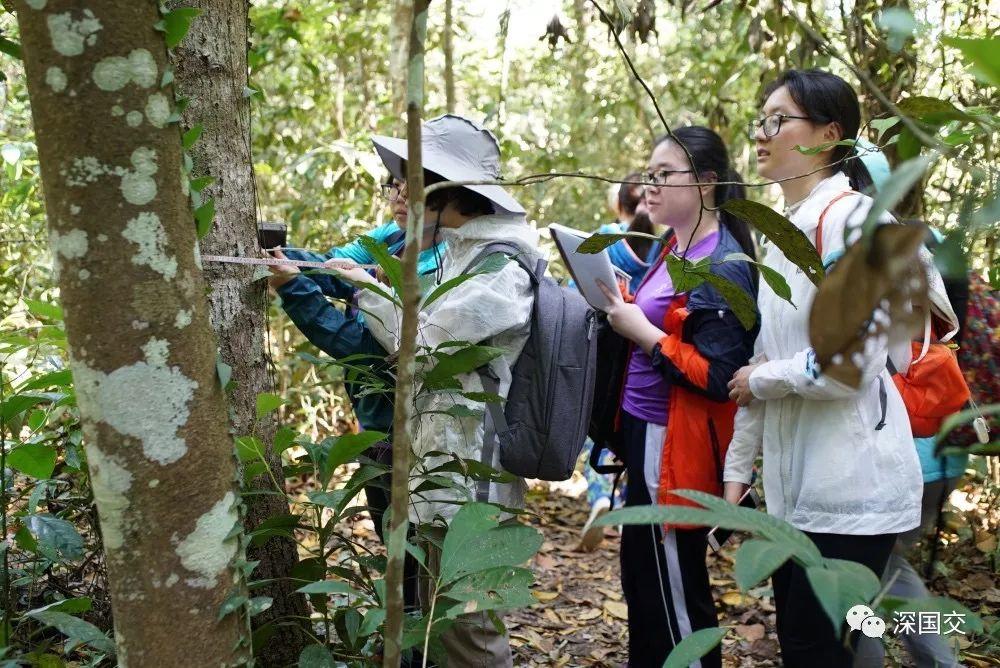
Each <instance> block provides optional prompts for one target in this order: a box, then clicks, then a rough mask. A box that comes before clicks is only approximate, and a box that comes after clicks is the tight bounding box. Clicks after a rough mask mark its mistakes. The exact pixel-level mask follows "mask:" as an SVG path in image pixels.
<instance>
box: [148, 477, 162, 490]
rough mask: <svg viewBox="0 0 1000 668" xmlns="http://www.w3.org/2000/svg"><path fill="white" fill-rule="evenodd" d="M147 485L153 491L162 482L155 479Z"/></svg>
mask: <svg viewBox="0 0 1000 668" xmlns="http://www.w3.org/2000/svg"><path fill="white" fill-rule="evenodd" d="M146 484H147V485H149V488H150V489H153V488H154V487H156V486H157V485H159V484H160V481H159V480H158V479H157V478H153V479H152V480H150V481H149V482H148V483H146Z"/></svg>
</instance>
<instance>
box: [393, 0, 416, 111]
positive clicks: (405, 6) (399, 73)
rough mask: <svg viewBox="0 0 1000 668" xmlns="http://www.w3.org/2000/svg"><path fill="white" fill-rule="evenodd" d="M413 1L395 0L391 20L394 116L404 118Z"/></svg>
mask: <svg viewBox="0 0 1000 668" xmlns="http://www.w3.org/2000/svg"><path fill="white" fill-rule="evenodd" d="M412 23H413V1H412V0H393V6H392V20H391V21H390V22H389V77H390V78H391V81H390V83H391V85H392V116H393V118H395V119H396V120H397V121H399V120H402V118H403V114H405V113H406V79H407V77H406V68H407V54H409V43H410V26H411V24H412Z"/></svg>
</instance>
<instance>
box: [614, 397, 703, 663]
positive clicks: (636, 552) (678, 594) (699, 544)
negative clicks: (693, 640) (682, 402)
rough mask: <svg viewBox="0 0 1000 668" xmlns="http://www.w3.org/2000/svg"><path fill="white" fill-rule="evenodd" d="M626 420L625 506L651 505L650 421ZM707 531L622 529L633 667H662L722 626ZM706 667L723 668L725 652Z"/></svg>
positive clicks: (626, 417)
mask: <svg viewBox="0 0 1000 668" xmlns="http://www.w3.org/2000/svg"><path fill="white" fill-rule="evenodd" d="M622 419H623V423H622V427H623V433H622V437H623V438H622V445H623V450H624V452H625V462H626V466H627V468H628V487H627V489H626V492H625V505H626V506H641V505H648V504H649V503H650V502H651V501H650V495H649V491H648V490H647V488H646V477H645V472H644V461H645V454H646V453H645V451H646V423H645V422H643V421H642V420H639V419H636V418H634V417H632V416H631V415H628V414H627V413H623V415H622ZM706 532H707V530H706V529H704V528H699V529H693V530H684V529H671V530H670V531H668V532H666V533H664V531H663V527H662V526H661V525H638V524H632V525H626V526H624V527H622V549H621V569H622V589H623V590H624V593H625V601H626V602H627V603H628V654H629V656H628V665H629V667H630V668H660V667H661V666H662V665H663V662H664V660H666V658H667V655H668V654H670V651H671V650H672V649H673V648H674V646H675V645H677V643H679V642H680V641H681V640H682V639H683V638H686V637H687V636H689V635H690V634H691V633H693V632H694V631H698V630H701V629H706V628H710V627H716V626H718V625H719V624H718V617H717V613H716V610H715V602H714V601H713V600H712V589H711V586H710V585H709V582H708V567H707V565H706V563H705V551H706V549H707V543H706V542H705V535H706ZM695 665H697V664H695ZM701 666H702V667H703V668H720V667H721V666H722V651H721V649H720V648H719V647H716V648H715V649H713V650H712V651H711V652H710V653H709V654H707V655H706V656H705V657H704V658H702V660H701Z"/></svg>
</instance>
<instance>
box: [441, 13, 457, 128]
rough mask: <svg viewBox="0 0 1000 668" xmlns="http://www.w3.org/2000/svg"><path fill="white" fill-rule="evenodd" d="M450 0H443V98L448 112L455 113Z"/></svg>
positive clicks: (452, 27) (453, 48)
mask: <svg viewBox="0 0 1000 668" xmlns="http://www.w3.org/2000/svg"><path fill="white" fill-rule="evenodd" d="M452 12H453V7H452V4H451V0H444V39H443V40H442V43H443V49H444V99H445V109H447V110H448V113H449V114H454V113H455V62H454V61H455V47H454V45H453V43H452V38H453V37H454V34H455V25H454V21H453V16H452Z"/></svg>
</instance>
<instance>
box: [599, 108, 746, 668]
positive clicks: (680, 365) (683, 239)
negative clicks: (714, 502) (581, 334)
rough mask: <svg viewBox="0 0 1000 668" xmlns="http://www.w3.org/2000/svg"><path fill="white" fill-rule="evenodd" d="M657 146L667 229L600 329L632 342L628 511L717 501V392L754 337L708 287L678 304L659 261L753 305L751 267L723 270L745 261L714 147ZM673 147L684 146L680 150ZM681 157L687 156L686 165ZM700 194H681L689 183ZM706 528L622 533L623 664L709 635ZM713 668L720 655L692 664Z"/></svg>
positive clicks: (656, 172) (660, 205) (659, 221)
mask: <svg viewBox="0 0 1000 668" xmlns="http://www.w3.org/2000/svg"><path fill="white" fill-rule="evenodd" d="M674 135H675V136H676V137H677V140H676V141H675V140H674V139H671V138H670V137H662V138H660V139H659V140H658V141H657V142H656V145H655V146H654V148H653V152H652V155H651V156H650V158H649V173H648V174H647V175H646V180H647V181H648V183H649V184H650V185H648V186H646V206H647V208H648V210H649V217H650V220H652V222H653V223H654V224H655V225H657V226H658V227H660V228H664V227H669V228H670V229H671V230H672V233H671V234H670V235H668V236H667V238H666V243H665V250H664V252H663V254H662V255H661V256H660V258H659V259H658V260H657V262H656V263H655V265H654V266H653V267H652V268H651V269H650V270H649V273H648V274H647V275H646V278H645V279H644V280H643V282H642V284H641V285H640V287H639V289H638V291H637V292H636V294H635V296H634V300H633V302H632V303H627V302H626V301H624V300H623V299H622V297H621V296H620V295H619V294H618V293H617V292H615V291H613V290H611V289H610V288H609V287H607V286H605V288H604V292H605V294H606V295H607V296H608V298H609V299H611V300H612V301H613V302H614V305H613V306H612V307H611V309H610V310H609V311H608V321H609V322H610V323H611V326H612V327H613V328H614V330H615V331H616V332H618V333H619V334H620V335H622V336H624V337H625V338H627V339H629V340H630V341H631V342H632V345H631V346H630V349H629V353H628V354H629V360H628V365H627V372H626V375H625V380H624V391H623V393H622V401H621V407H620V411H619V418H620V434H619V437H618V440H619V443H620V450H621V452H622V453H623V455H624V460H625V465H626V468H627V475H628V489H627V491H626V495H625V505H626V506H639V505H648V504H650V503H657V504H671V505H696V504H692V502H690V501H687V500H686V499H683V498H681V497H678V496H676V495H674V494H671V490H674V489H697V490H701V491H704V492H709V493H711V494H716V495H720V496H721V494H722V464H723V461H724V460H725V456H726V450H725V448H726V444H727V443H728V442H729V437H730V435H731V434H732V428H733V415H734V414H735V412H736V406H735V404H733V403H732V402H731V401H729V396H728V390H727V389H726V383H727V381H728V380H729V379H730V378H731V377H732V374H733V372H734V371H735V370H736V369H738V368H739V367H740V366H742V365H744V364H746V362H747V360H748V359H749V358H750V354H751V352H752V350H753V340H754V335H755V333H756V332H755V330H751V331H748V330H746V329H745V328H744V327H743V325H741V324H740V321H739V320H738V319H737V317H736V315H735V314H734V313H733V312H732V310H731V309H730V306H729V304H728V303H727V302H726V300H725V299H724V298H723V297H722V296H721V295H720V294H719V293H718V292H717V291H716V290H715V288H714V287H712V285H711V284H710V283H709V282H704V283H702V284H700V285H699V286H698V287H696V288H694V289H693V290H691V291H690V292H687V293H679V292H677V291H676V290H675V288H674V286H673V283H672V282H671V278H670V273H669V272H668V271H667V263H666V254H667V253H672V254H674V255H676V256H684V257H686V258H687V259H688V260H691V261H694V260H699V259H703V258H709V261H710V262H711V271H712V273H713V274H716V275H718V276H721V277H724V278H726V279H728V280H729V281H731V282H733V283H735V284H736V285H737V286H739V288H740V289H741V290H744V291H745V292H747V293H749V294H750V295H755V294H756V275H755V271H754V268H753V266H752V265H749V264H747V263H745V262H726V261H724V259H725V257H726V256H727V255H729V254H731V253H746V254H748V255H751V256H752V255H753V253H754V248H753V241H752V239H751V236H750V231H749V229H748V228H747V226H746V224H745V223H743V222H742V221H739V220H737V219H735V218H733V217H731V216H729V215H728V214H726V213H723V212H719V211H718V210H717V207H718V206H719V205H721V204H722V203H723V202H725V201H726V200H729V199H732V198H739V197H743V188H742V186H730V185H713V182H716V181H738V180H739V177H738V176H737V175H736V174H735V172H734V171H733V169H732V168H731V167H730V163H729V154H728V151H727V150H726V147H725V145H724V144H723V142H722V139H721V138H720V137H719V136H718V135H717V134H716V133H714V132H713V131H711V130H709V129H708V128H704V127H698V126H691V127H684V128H680V129H678V130H676V131H674ZM677 141H679V142H681V143H682V144H683V148H682V146H681V144H678V143H677ZM684 148H686V149H687V151H688V152H689V153H690V154H691V156H692V158H693V160H694V165H693V166H692V164H691V163H690V162H689V161H688V158H687V155H686V154H685V151H684ZM699 182H700V183H706V184H708V185H702V186H696V185H686V184H695V183H699ZM706 534H707V529H706V528H705V527H688V526H666V527H662V526H648V525H626V526H625V527H623V529H622V551H621V578H622V588H623V590H624V593H625V600H626V601H627V603H628V629H629V665H630V666H634V667H637V668H638V667H643V668H644V667H646V666H661V665H663V662H664V660H665V659H666V657H667V655H668V654H669V653H670V651H671V649H673V648H674V647H675V646H676V645H677V643H679V642H680V641H681V640H682V639H684V638H686V637H688V636H690V635H691V634H692V633H693V632H695V631H698V630H700V629H706V628H711V627H715V626H718V620H717V613H716V609H715V603H714V601H713V600H712V590H711V587H710V585H709V580H708V568H707V566H706V563H705V552H706V549H707V542H706ZM700 665H702V666H706V667H708V666H721V665H722V658H721V651H720V650H719V648H715V649H714V650H713V651H712V652H710V653H709V654H708V655H707V656H705V657H704V658H703V659H701V662H700Z"/></svg>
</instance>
